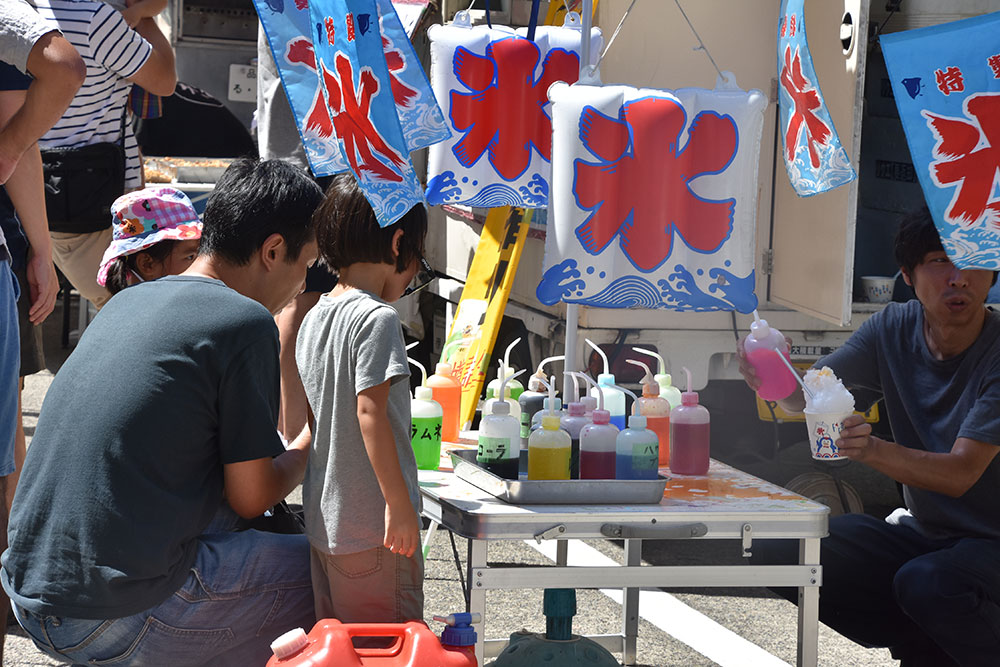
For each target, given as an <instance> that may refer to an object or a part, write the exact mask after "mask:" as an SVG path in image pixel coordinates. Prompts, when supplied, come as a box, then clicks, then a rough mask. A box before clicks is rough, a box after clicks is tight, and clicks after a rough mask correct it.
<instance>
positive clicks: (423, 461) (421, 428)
mask: <svg viewBox="0 0 1000 667" xmlns="http://www.w3.org/2000/svg"><path fill="white" fill-rule="evenodd" d="M406 360H407V361H409V362H410V363H411V364H413V365H414V366H416V367H417V368H419V369H420V378H421V380H420V386H419V387H417V388H416V389H414V390H413V400H412V401H410V445H411V446H412V447H413V456H414V458H416V460H417V468H419V469H420V470H437V469H438V466H439V465H440V464H441V419H442V416H443V415H444V412H443V411H442V409H441V406H440V405H439V404H438V402H437V401H435V400H434V393H433V391H432V390H431V388H430V387H428V386H427V369H426V368H424V365H423V364H421V363H420V362H418V361H416V360H414V359H410V358H409V357H407V358H406Z"/></svg>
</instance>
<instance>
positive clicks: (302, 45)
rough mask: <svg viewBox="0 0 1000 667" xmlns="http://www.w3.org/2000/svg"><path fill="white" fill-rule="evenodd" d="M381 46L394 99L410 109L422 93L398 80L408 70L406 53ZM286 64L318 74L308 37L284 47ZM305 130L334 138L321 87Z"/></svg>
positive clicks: (310, 111)
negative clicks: (296, 65) (383, 50)
mask: <svg viewBox="0 0 1000 667" xmlns="http://www.w3.org/2000/svg"><path fill="white" fill-rule="evenodd" d="M382 46H383V48H384V49H385V60H386V65H387V66H388V68H389V83H390V87H391V88H392V97H393V99H394V100H395V102H396V104H399V105H400V106H404V107H409V106H411V105H412V104H413V101H414V100H415V99H416V98H417V97H418V96H419V93H418V92H417V91H416V90H413V89H412V88H410V87H409V86H407V85H406V84H404V83H403V82H402V81H400V80H399V79H398V78H397V76H396V73H397V72H400V71H402V70H403V69H405V68H406V61H405V59H404V57H403V53H402V52H401V51H399V50H396V49H392V43H391V42H390V41H389V40H388V39H386V38H384V37H383V38H382ZM285 60H286V61H288V62H289V63H290V64H293V65H294V64H299V65H303V66H305V67H308V68H309V69H310V70H312V71H313V72H315V71H316V55H315V53H314V52H313V45H312V42H310V41H309V40H308V39H306V38H305V37H297V38H296V39H293V40H291V41H289V42H288V44H287V45H286V47H285ZM306 129H308V130H312V131H315V132H316V133H317V134H319V136H321V137H324V138H326V137H330V136H332V135H333V121H331V119H330V110H329V109H328V108H327V104H326V95H325V94H324V93H323V87H322V86H318V87H317V91H316V97H315V98H314V99H313V103H312V106H311V107H310V108H309V112H308V113H307V114H306Z"/></svg>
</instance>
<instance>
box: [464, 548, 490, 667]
mask: <svg viewBox="0 0 1000 667" xmlns="http://www.w3.org/2000/svg"><path fill="white" fill-rule="evenodd" d="M486 545H487V543H486V540H473V539H470V540H469V552H468V559H467V561H466V577H465V578H466V581H467V582H468V587H469V601H468V602H469V604H468V606H467V607H466V611H467V612H469V613H472V614H474V613H476V612H478V613H479V614H480V616H481V617H482V619H483V622H482V625H480V626H479V628H477V632H476V664H477V665H485V664H486V644H485V642H486V590H485V589H483V587H482V582H481V581H480V582H473V581H472V579H473V574H472V573H473V569H474V568H481V567H486ZM477 584H478V585H477Z"/></svg>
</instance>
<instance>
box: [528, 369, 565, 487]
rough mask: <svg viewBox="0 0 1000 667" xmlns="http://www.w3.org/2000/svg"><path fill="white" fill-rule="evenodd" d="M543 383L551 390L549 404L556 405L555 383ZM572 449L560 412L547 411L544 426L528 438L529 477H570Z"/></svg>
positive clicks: (543, 421)
mask: <svg viewBox="0 0 1000 667" xmlns="http://www.w3.org/2000/svg"><path fill="white" fill-rule="evenodd" d="M543 384H544V385H545V386H546V387H547V388H548V390H549V405H555V402H556V389H555V385H550V384H549V383H548V382H543ZM571 450H572V443H571V442H570V437H569V433H567V432H566V431H563V430H562V429H560V428H559V413H558V412H556V411H554V410H549V411H548V412H545V413H544V416H543V417H542V427H541V428H540V429H538V430H537V431H535V432H534V433H532V434H531V437H529V438H528V479H570V476H569V460H570V451H571Z"/></svg>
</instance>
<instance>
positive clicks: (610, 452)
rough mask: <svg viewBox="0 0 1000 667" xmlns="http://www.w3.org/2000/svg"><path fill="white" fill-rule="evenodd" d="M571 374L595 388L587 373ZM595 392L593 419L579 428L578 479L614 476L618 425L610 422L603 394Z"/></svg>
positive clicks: (610, 477)
mask: <svg viewBox="0 0 1000 667" xmlns="http://www.w3.org/2000/svg"><path fill="white" fill-rule="evenodd" d="M573 375H574V376H575V377H578V378H580V379H581V380H583V381H584V382H586V383H587V384H590V385H592V386H593V387H594V388H595V389H596V388H597V383H596V382H594V381H593V380H592V379H591V378H590V376H589V375H585V374H584V373H580V372H577V371H574V372H573ZM597 393H598V395H599V396H600V398H598V399H597V401H598V406H597V408H596V409H595V410H594V411H593V415H592V419H593V421H592V423H590V424H587V425H586V426H584V427H583V428H582V429H580V479H614V478H615V453H616V452H615V447H616V444H617V440H618V427H617V426H615V425H614V424H611V423H610V421H611V413H610V412H608V411H607V410H605V409H604V394H603V393H601V392H600V391H598V392H597Z"/></svg>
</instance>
